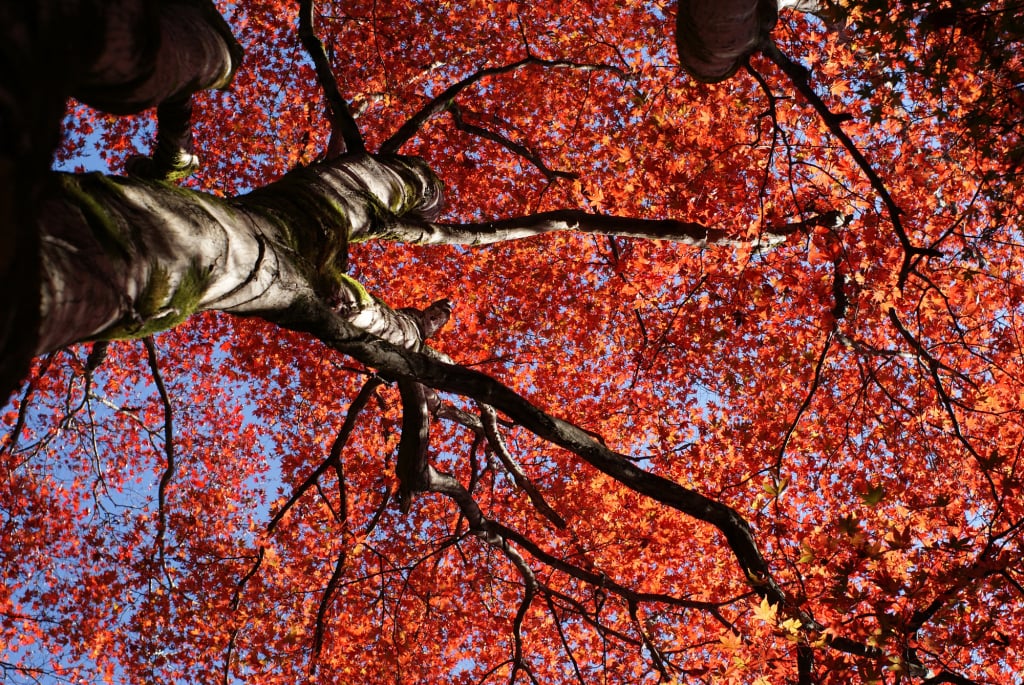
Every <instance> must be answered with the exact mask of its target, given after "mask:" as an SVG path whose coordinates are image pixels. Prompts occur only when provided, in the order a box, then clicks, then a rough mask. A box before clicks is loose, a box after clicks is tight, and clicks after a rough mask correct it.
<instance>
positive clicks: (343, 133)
mask: <svg viewBox="0 0 1024 685" xmlns="http://www.w3.org/2000/svg"><path fill="white" fill-rule="evenodd" d="M313 5H314V0H299V40H301V41H302V46H303V47H304V48H306V52H308V53H309V56H310V58H311V59H312V60H313V65H314V67H315V68H316V76H317V80H318V81H320V87H321V88H323V91H324V97H325V98H327V108H328V119H329V120H330V122H331V140H330V143H328V146H327V159H334V158H336V157H338V156H340V155H341V154H344V153H345V152H348V153H350V154H359V153H363V152H366V144H365V143H364V142H363V134H362V133H361V132H360V131H359V125H358V124H357V123H356V120H355V118H354V117H353V116H352V111H351V110H350V109H349V106H348V102H347V101H346V100H345V98H344V97H343V96H342V94H341V90H340V89H339V88H338V81H337V79H336V78H335V77H334V71H333V70H332V69H331V63H330V60H329V59H328V58H327V54H326V53H325V52H324V45H323V43H321V42H320V39H319V38H317V35H316V29H315V28H314V25H313Z"/></svg>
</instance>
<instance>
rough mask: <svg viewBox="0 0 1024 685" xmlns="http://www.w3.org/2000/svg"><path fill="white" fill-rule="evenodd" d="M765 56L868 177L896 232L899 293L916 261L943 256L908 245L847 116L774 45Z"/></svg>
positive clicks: (892, 203)
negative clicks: (899, 252) (851, 133)
mask: <svg viewBox="0 0 1024 685" xmlns="http://www.w3.org/2000/svg"><path fill="white" fill-rule="evenodd" d="M764 53H765V54H766V55H767V56H768V57H769V58H770V59H771V60H772V61H773V62H775V64H776V65H778V67H779V68H780V69H782V71H783V72H784V73H785V74H786V76H788V77H789V80H790V81H792V82H793V85H794V86H796V89H797V90H798V91H800V94H801V95H803V96H804V97H805V98H806V99H807V101H808V102H809V103H810V105H811V106H812V107H813V108H814V110H815V111H816V112H817V113H818V116H820V117H821V120H822V121H823V122H824V123H825V126H827V127H828V130H829V131H830V132H831V133H832V135H834V136H835V137H836V138H838V139H839V142H840V143H842V145H843V147H844V148H845V149H846V152H847V153H848V154H849V155H850V156H851V157H852V158H853V160H854V161H855V162H856V163H857V166H858V167H860V170H861V171H862V172H863V173H864V175H865V176H866V177H867V179H868V181H869V182H870V183H871V187H872V188H874V190H875V192H876V193H877V194H878V197H879V198H880V199H881V200H882V204H884V205H885V209H886V212H887V213H888V215H889V221H890V222H891V223H892V227H893V230H894V231H895V232H896V237H897V238H898V239H899V242H900V247H902V248H903V266H902V267H900V274H899V281H898V283H899V287H900V288H901V289H902V288H903V286H904V285H905V284H906V282H907V278H908V277H909V275H910V270H911V269H912V268H913V264H914V262H915V261H916V260H915V257H921V256H930V257H941V256H942V253H941V252H939V251H938V250H936V249H934V248H928V247H919V246H916V245H914V244H913V243H912V242H911V241H910V236H908V235H907V231H906V228H904V226H903V220H902V219H901V218H900V217H901V216H902V214H903V210H902V209H900V208H899V206H897V204H896V201H895V200H894V199H893V198H892V195H890V194H889V189H888V188H887V187H886V185H885V181H883V180H882V178H881V176H879V175H878V172H877V171H875V168H874V167H873V166H872V165H871V162H869V161H868V159H867V157H865V156H864V153H863V152H861V151H860V148H858V147H857V145H856V144H855V143H854V142H853V139H851V138H850V136H848V135H847V134H846V131H844V130H843V128H842V124H843V122H844V121H847V120H849V119H850V116H849V115H841V114H836V113H834V112H833V111H832V110H830V109H829V108H828V106H827V105H826V104H825V102H824V101H823V100H822V99H821V97H820V96H819V95H818V94H817V93H816V92H815V90H814V88H813V87H812V86H811V83H810V78H809V76H810V75H809V73H808V71H807V69H806V68H804V67H803V66H801V65H799V64H797V63H796V62H794V61H793V60H791V59H790V58H789V56H788V55H786V54H785V53H783V52H782V51H781V50H779V48H778V46H776V45H775V44H774V43H773V42H771V41H768V42H767V45H766V46H765V47H764Z"/></svg>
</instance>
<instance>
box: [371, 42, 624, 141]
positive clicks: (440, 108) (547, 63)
mask: <svg viewBox="0 0 1024 685" xmlns="http://www.w3.org/2000/svg"><path fill="white" fill-rule="evenodd" d="M527 66H539V67H544V68H548V69H574V70H577V71H608V72H611V73H613V74H616V75H618V76H619V77H620V78H625V76H626V75H625V73H624V72H623V71H622V70H621V69H619V68H618V67H613V66H609V65H606V64H583V63H580V62H572V61H569V60H548V59H540V58H538V57H532V56H530V57H526V58H525V59H521V60H519V61H518V62H513V63H512V64H507V65H505V66H501V67H488V68H486V69H481V70H480V71H477V72H476V73H474V74H472V75H470V76H467V77H466V78H464V79H462V80H461V81H459V82H458V83H455V84H453V85H451V86H448V88H446V89H445V90H444V91H442V92H441V94H440V95H438V96H437V97H435V98H434V99H432V100H431V101H430V102H428V103H427V104H426V105H424V106H423V107H422V108H421V109H420V110H419V111H418V112H416V114H414V115H412V116H411V117H410V118H409V120H408V121H406V122H405V123H404V124H402V126H401V127H399V129H398V130H397V131H395V133H394V134H392V136H391V137H390V138H388V139H387V140H386V141H384V144H383V145H381V147H380V153H381V154H385V155H386V154H395V153H397V152H398V151H399V150H400V149H401V147H402V146H403V145H405V144H406V143H407V142H409V141H410V140H411V139H412V137H413V136H415V135H416V134H417V133H418V132H419V130H420V128H421V127H422V126H423V124H425V123H426V122H427V121H428V120H429V119H431V118H432V117H434V116H437V115H438V114H441V113H443V112H445V111H447V110H448V109H449V108H450V107H451V106H452V105H453V104H454V103H455V98H456V96H458V95H459V93H461V92H462V91H464V90H466V89H467V88H469V87H470V86H472V85H474V84H476V83H479V82H480V81H482V80H483V79H485V78H487V77H489V76H498V75H501V74H508V73H510V72H513V71H516V70H518V69H522V68H523V67H527Z"/></svg>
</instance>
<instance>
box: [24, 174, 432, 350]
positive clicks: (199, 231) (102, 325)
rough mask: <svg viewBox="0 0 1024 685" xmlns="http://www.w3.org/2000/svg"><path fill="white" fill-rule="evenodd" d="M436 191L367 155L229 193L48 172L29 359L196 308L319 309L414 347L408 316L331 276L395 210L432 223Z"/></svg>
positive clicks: (274, 315) (428, 182)
mask: <svg viewBox="0 0 1024 685" xmlns="http://www.w3.org/2000/svg"><path fill="white" fill-rule="evenodd" d="M439 199H440V185H439V182H438V181H437V179H436V177H434V176H433V174H432V173H431V172H430V171H429V170H428V169H427V168H426V166H425V165H423V164H422V163H421V162H418V161H417V160H410V159H404V158H392V159H390V160H388V161H386V162H384V161H380V160H378V159H376V158H373V157H370V156H369V155H359V156H352V157H344V158H340V159H338V160H335V161H333V162H331V163H330V164H325V165H321V166H319V167H316V168H309V169H300V170H298V171H295V172H292V173H291V174H288V175H287V176H285V177H284V178H282V179H281V180H279V181H277V182H276V183H273V184H271V185H269V186H267V187H265V188H262V189H260V190H258V191H256V192H253V193H251V194H249V195H246V196H243V197H241V198H237V199H235V200H222V199H219V198H217V197H214V196H212V195H206V194H202V193H197V192H192V191H188V190H184V189H181V188H178V187H176V186H173V185H170V184H166V183H162V182H158V181H143V180H136V179H128V178H120V177H107V176H102V175H100V174H88V175H82V176H72V175H61V176H60V177H59V183H58V184H57V188H56V189H55V190H54V191H53V192H51V193H49V194H48V195H47V196H46V198H45V201H44V202H43V208H42V211H41V217H40V220H39V233H40V235H41V240H42V247H41V252H42V289H41V293H42V297H41V308H40V311H41V323H40V326H39V333H38V336H37V339H36V340H35V342H34V344H33V350H34V353H35V354H41V353H44V352H47V351H51V350H54V349H57V348H59V347H61V346H64V345H67V344H69V343H72V342H77V341H81V340H88V339H99V338H121V337H139V336H144V335H148V334H150V333H152V332H154V331H157V330H163V329H167V328H170V327H172V326H174V325H177V324H178V323H180V322H181V321H183V320H184V319H185V318H187V317H188V316H190V315H192V314H194V313H196V312H199V311H203V310H210V309H217V310H222V311H227V312H231V313H235V314H240V315H249V316H251V315H260V316H263V317H265V318H267V319H270V320H272V321H275V322H277V323H281V324H282V325H289V326H295V325H296V324H297V322H298V319H301V317H302V316H303V313H302V312H303V311H306V310H309V309H310V308H312V309H314V310H317V311H320V310H321V309H322V307H323V306H324V305H326V306H329V307H330V308H331V309H332V310H333V311H335V312H337V313H338V314H339V315H341V316H342V318H344V319H346V320H349V321H351V322H352V323H353V324H354V325H356V326H357V327H358V328H359V329H361V330H364V331H368V332H371V333H373V334H375V335H377V336H379V337H381V338H383V339H385V340H389V341H391V342H393V343H395V344H399V345H408V346H413V347H415V345H416V344H417V343H418V342H419V340H420V339H421V337H422V336H421V335H420V334H419V333H418V331H417V328H416V326H417V324H416V322H415V321H414V320H412V319H410V318H409V316H408V315H407V314H403V313H401V312H394V311H392V310H391V309H390V308H388V307H387V306H385V305H383V304H382V303H381V302H379V301H378V300H376V299H375V298H373V297H371V296H370V295H369V294H367V293H366V291H365V290H363V288H362V287H361V286H360V285H359V284H358V283H357V282H356V281H354V280H353V279H351V278H349V277H348V276H347V275H345V273H344V268H343V265H344V261H345V251H346V248H347V243H348V241H349V240H350V239H353V238H354V239H361V238H365V237H366V236H368V235H374V234H378V233H381V232H386V230H385V229H384V228H383V227H384V226H386V225H388V224H392V223H395V222H396V221H400V220H401V217H403V215H408V216H410V218H411V219H412V220H415V221H424V220H426V219H428V218H430V217H432V216H433V213H434V212H435V210H436V207H437V203H438V202H439Z"/></svg>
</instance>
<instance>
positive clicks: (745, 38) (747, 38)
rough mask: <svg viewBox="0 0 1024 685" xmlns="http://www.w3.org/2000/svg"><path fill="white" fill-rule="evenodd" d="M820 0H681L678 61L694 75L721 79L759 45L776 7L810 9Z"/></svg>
mask: <svg viewBox="0 0 1024 685" xmlns="http://www.w3.org/2000/svg"><path fill="white" fill-rule="evenodd" d="M821 6H822V3H820V2H819V1H818V0H679V6H678V9H677V12H676V47H677V48H678V50H679V62H680V64H682V66H683V68H684V69H685V70H686V71H687V73H689V74H690V75H691V76H693V77H694V78H695V79H697V80H698V81H705V82H707V83H714V82H717V81H724V80H725V79H727V78H729V77H730V76H732V75H733V73H734V72H735V71H736V70H737V69H738V68H739V67H740V65H742V64H743V61H744V60H745V59H746V58H747V56H748V55H750V54H751V53H753V52H756V51H757V50H759V49H760V48H761V46H762V45H763V44H764V42H765V41H766V40H768V34H769V33H770V32H771V30H772V29H773V28H774V27H775V22H776V21H777V19H778V14H779V10H780V9H783V8H790V9H793V10H797V11H800V12H814V11H817V10H819V9H820V8H821Z"/></svg>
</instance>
